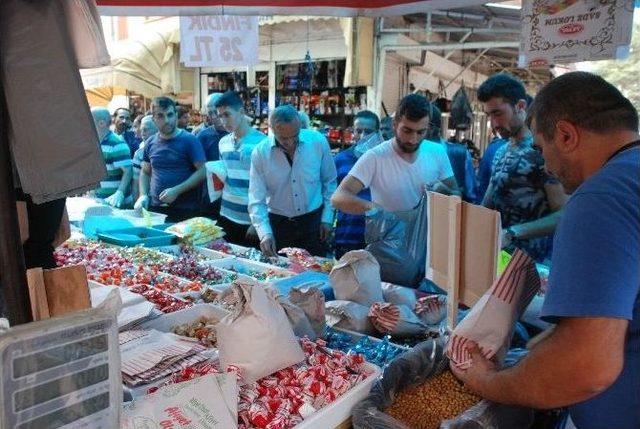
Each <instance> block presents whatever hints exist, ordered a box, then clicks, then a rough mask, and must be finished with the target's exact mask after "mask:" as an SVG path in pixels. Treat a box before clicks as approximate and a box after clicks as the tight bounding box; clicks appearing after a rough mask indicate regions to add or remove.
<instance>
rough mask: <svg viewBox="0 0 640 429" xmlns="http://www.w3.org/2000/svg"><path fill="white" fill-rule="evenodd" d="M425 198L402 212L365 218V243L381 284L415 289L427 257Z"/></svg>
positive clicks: (422, 275) (420, 279) (421, 276)
mask: <svg viewBox="0 0 640 429" xmlns="http://www.w3.org/2000/svg"><path fill="white" fill-rule="evenodd" d="M427 227H428V222H427V198H426V196H423V197H422V199H421V200H420V204H419V205H418V207H417V208H415V209H413V210H410V211H406V212H395V213H390V212H380V213H377V214H376V215H374V216H370V217H367V220H366V231H365V241H366V243H367V248H366V250H368V251H369V252H370V253H371V254H372V255H373V256H374V257H375V258H376V260H377V261H378V263H379V264H380V276H381V278H382V281H385V282H390V283H395V284H399V285H405V286H411V287H418V285H419V284H420V282H421V281H422V279H424V276H425V267H426V258H427V244H426V243H427Z"/></svg>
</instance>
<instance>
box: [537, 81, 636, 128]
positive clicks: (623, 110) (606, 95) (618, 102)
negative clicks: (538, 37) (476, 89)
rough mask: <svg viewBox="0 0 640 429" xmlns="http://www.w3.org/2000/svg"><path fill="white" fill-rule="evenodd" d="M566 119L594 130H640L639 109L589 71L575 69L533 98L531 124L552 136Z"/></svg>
mask: <svg viewBox="0 0 640 429" xmlns="http://www.w3.org/2000/svg"><path fill="white" fill-rule="evenodd" d="M561 120H566V121H568V122H571V123H573V124H575V125H577V126H580V127H582V128H584V129H585V130H588V131H591V132H594V133H607V132H611V131H622V130H628V131H634V132H638V111H637V110H636V108H635V107H634V106H633V104H632V103H631V101H629V99H628V98H626V97H625V96H624V95H622V93H621V92H620V91H619V90H618V88H616V87H615V86H613V85H612V84H610V83H609V82H607V81H606V80H604V79H603V78H602V77H600V76H598V75H596V74H593V73H587V72H571V73H567V74H564V75H562V76H560V77H557V78H555V79H553V80H552V81H551V82H549V83H548V84H546V85H545V86H544V87H543V88H542V89H541V90H540V91H539V92H538V95H537V96H536V98H535V99H534V100H533V104H532V106H531V108H530V109H529V116H528V118H527V123H528V124H529V125H531V121H535V129H536V131H537V132H539V133H541V134H542V135H543V136H544V138H545V139H548V140H550V139H552V138H553V135H554V131H555V127H556V124H557V123H558V121H561Z"/></svg>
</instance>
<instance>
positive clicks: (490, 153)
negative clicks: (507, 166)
mask: <svg viewBox="0 0 640 429" xmlns="http://www.w3.org/2000/svg"><path fill="white" fill-rule="evenodd" d="M507 143H508V141H507V140H505V139H503V138H502V137H499V136H497V137H495V138H494V139H493V140H491V142H490V143H489V146H487V148H486V149H485V151H484V154H482V158H481V159H480V164H479V165H478V192H477V195H476V203H478V204H482V200H483V199H484V194H485V193H486V192H487V188H488V187H489V182H490V181H491V166H492V165H493V159H494V158H495V157H496V153H497V152H498V149H500V148H501V147H502V146H504V145H505V144H507Z"/></svg>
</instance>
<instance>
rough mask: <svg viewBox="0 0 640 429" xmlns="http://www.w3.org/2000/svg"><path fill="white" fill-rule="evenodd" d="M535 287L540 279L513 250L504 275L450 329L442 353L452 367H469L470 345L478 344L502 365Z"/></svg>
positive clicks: (530, 262)
mask: <svg viewBox="0 0 640 429" xmlns="http://www.w3.org/2000/svg"><path fill="white" fill-rule="evenodd" d="M539 288H540V277H539V276H538V273H537V271H536V267H535V263H534V261H533V259H531V258H530V257H529V256H528V255H527V254H526V253H524V252H523V251H521V250H516V251H515V253H514V254H513V256H512V258H511V260H510V261H509V264H508V265H507V268H506V269H505V271H504V273H502V275H501V276H500V278H499V279H498V280H497V281H496V282H495V283H494V284H493V286H491V288H490V289H489V290H488V291H487V292H486V293H485V294H484V295H483V296H482V297H481V298H480V300H479V301H478V302H476V304H475V305H474V306H473V307H472V308H471V310H470V311H469V314H468V315H467V317H465V318H464V319H463V320H462V321H461V322H460V323H459V324H458V326H457V327H456V328H455V329H454V330H453V333H452V335H451V339H450V341H449V343H448V345H447V350H446V352H447V355H448V356H449V358H450V359H451V362H452V364H454V365H457V366H458V367H460V368H463V369H466V368H468V367H469V365H470V364H471V354H470V353H469V351H468V350H467V344H468V343H470V342H475V343H476V344H478V346H479V347H480V350H481V352H482V354H483V355H484V356H485V357H486V358H487V359H491V358H493V357H494V356H496V358H497V361H498V362H500V363H502V361H503V359H504V356H505V354H506V351H507V349H508V347H509V342H510V340H511V337H512V335H513V331H514V329H515V323H516V320H518V319H519V318H520V316H521V315H522V313H523V312H524V310H525V309H526V307H527V306H528V305H529V303H530V302H531V300H532V299H533V297H534V296H535V294H536V293H537V291H538V289H539Z"/></svg>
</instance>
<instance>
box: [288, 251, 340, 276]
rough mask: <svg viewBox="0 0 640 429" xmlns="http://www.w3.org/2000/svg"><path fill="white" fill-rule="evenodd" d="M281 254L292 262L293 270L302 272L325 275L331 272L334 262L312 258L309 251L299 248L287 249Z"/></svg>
mask: <svg viewBox="0 0 640 429" xmlns="http://www.w3.org/2000/svg"><path fill="white" fill-rule="evenodd" d="M280 253H282V254H283V255H286V256H287V258H289V261H290V262H291V267H290V268H291V270H293V271H295V272H302V271H307V270H312V271H320V272H323V273H329V272H331V269H332V268H333V261H330V260H328V259H323V258H317V257H315V256H312V255H311V254H310V253H309V252H308V251H307V250H305V249H299V248H297V247H285V248H284V249H281V250H280Z"/></svg>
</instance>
